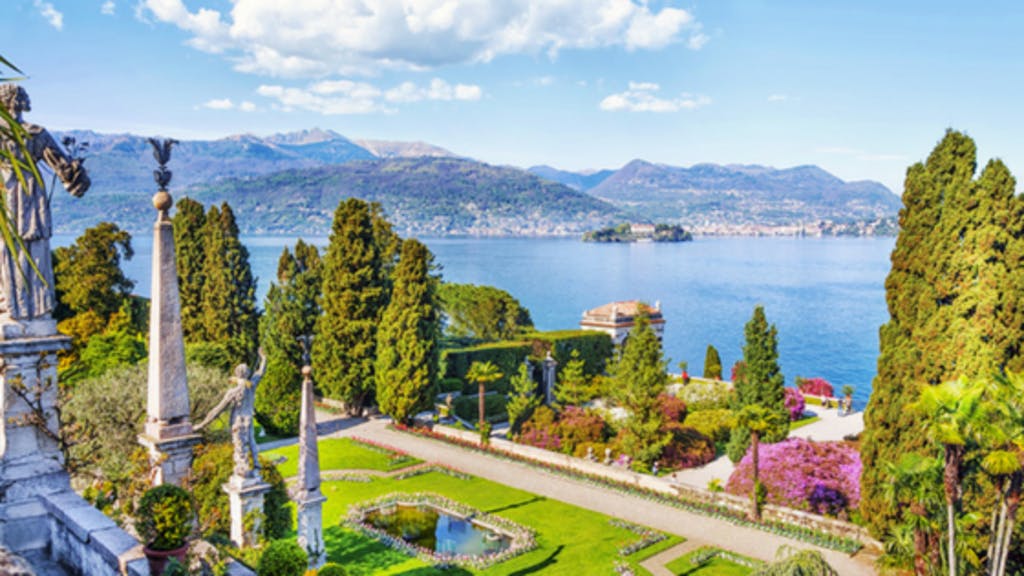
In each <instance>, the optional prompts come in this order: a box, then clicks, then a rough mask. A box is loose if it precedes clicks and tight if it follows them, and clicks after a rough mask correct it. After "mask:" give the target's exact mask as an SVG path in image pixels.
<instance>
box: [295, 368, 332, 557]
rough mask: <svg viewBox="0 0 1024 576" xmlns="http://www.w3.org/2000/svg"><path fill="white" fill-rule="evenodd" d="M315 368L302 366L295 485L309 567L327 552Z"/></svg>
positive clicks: (300, 526) (301, 541) (301, 543)
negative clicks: (318, 447)
mask: <svg viewBox="0 0 1024 576" xmlns="http://www.w3.org/2000/svg"><path fill="white" fill-rule="evenodd" d="M311 375H312V369H311V368H310V367H309V366H303V367H302V412H301V413H300V415H299V482H298V485H297V486H296V487H295V506H296V508H298V520H299V522H298V524H299V530H298V532H299V546H302V547H303V548H304V549H305V550H306V553H307V554H308V555H309V567H310V568H320V567H321V566H323V565H324V562H325V561H326V553H325V551H324V529H323V512H322V508H323V503H324V501H325V500H327V498H325V497H324V495H323V494H322V493H321V492H320V452H319V450H318V449H317V444H316V440H317V434H316V411H315V407H314V404H313V379H312V377H311Z"/></svg>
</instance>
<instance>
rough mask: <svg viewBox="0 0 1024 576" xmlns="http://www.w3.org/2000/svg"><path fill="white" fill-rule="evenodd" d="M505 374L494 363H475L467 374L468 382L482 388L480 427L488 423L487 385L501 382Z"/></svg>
mask: <svg viewBox="0 0 1024 576" xmlns="http://www.w3.org/2000/svg"><path fill="white" fill-rule="evenodd" d="M502 376H504V374H502V373H501V369H499V368H498V367H497V366H496V365H495V364H494V363H493V362H473V363H472V364H470V365H469V370H468V371H467V372H466V380H469V381H470V382H474V383H476V384H477V385H478V386H479V387H480V392H479V396H478V398H479V399H480V426H481V427H482V426H483V425H484V423H485V422H486V421H487V420H486V419H485V417H484V416H485V414H484V393H485V392H486V391H487V389H486V387H487V384H489V383H491V382H495V381H498V380H501V378H502Z"/></svg>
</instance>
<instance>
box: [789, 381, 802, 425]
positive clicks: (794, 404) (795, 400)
mask: <svg viewBox="0 0 1024 576" xmlns="http://www.w3.org/2000/svg"><path fill="white" fill-rule="evenodd" d="M785 403H786V410H789V419H790V421H794V422H795V421H797V420H799V419H800V418H802V417H803V415H804V408H805V403H804V395H803V394H801V393H800V391H799V390H797V389H796V388H786V398H785Z"/></svg>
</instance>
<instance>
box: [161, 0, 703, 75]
mask: <svg viewBox="0 0 1024 576" xmlns="http://www.w3.org/2000/svg"><path fill="white" fill-rule="evenodd" d="M143 2H144V4H145V12H146V13H147V14H148V15H149V16H151V17H152V18H154V19H156V20H158V21H162V22H166V23H170V24H173V25H175V26H177V27H179V28H181V29H182V30H185V31H187V32H189V33H190V34H191V38H190V40H189V43H190V44H191V45H192V46H194V47H196V48H198V49H201V50H205V51H209V52H224V53H225V54H226V56H227V57H229V58H230V59H231V60H232V61H233V62H234V63H235V66H236V68H237V69H238V70H241V71H244V72H251V73H258V74H266V75H272V76H293V77H318V76H324V75H330V74H344V75H349V74H353V73H371V72H374V71H378V70H381V69H409V70H423V69H430V68H433V67H436V66H440V65H445V64H456V63H472V62H486V61H489V60H491V59H493V58H496V57H498V56H502V55H505V54H522V53H529V54H535V53H547V54H548V55H549V56H551V57H555V56H557V54H558V53H559V52H560V51H562V50H566V49H581V50H586V49H594V48H601V47H615V46H619V47H624V48H625V49H627V50H641V49H643V50H656V49H660V48H663V47H664V46H666V45H668V44H672V43H677V42H682V43H685V44H686V45H687V46H688V47H689V48H691V49H694V50H696V49H699V48H701V47H702V46H703V45H704V44H705V43H706V42H707V40H708V38H707V36H706V35H704V34H703V33H702V32H701V25H700V23H699V22H697V21H696V19H695V18H694V16H693V14H692V13H691V12H689V11H686V10H683V9H680V8H671V7H662V8H660V9H658V8H652V7H651V6H650V5H649V4H648V2H647V1H646V0H503V1H501V2H493V1H490V0H334V1H331V2H326V1H324V0H291V1H289V2H287V3H285V2H280V1H279V0H233V2H232V7H231V9H230V11H227V10H225V11H223V12H220V11H218V10H215V9H211V8H206V7H198V8H196V9H195V11H190V10H189V8H187V7H186V6H185V4H184V2H183V0H143ZM199 3H206V4H207V5H212V3H213V0H202V2H199Z"/></svg>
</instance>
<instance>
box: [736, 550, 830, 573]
mask: <svg viewBox="0 0 1024 576" xmlns="http://www.w3.org/2000/svg"><path fill="white" fill-rule="evenodd" d="M838 574H839V573H838V572H836V569H835V568H833V567H832V566H830V565H829V563H828V562H826V561H825V558H824V557H823V556H822V555H821V552H818V551H817V550H797V549H796V548H791V547H789V546H781V547H780V548H779V549H778V550H777V551H776V552H775V562H772V563H771V564H768V565H767V566H764V567H762V568H760V569H758V570H756V571H754V573H753V575H752V576H838Z"/></svg>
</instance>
